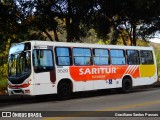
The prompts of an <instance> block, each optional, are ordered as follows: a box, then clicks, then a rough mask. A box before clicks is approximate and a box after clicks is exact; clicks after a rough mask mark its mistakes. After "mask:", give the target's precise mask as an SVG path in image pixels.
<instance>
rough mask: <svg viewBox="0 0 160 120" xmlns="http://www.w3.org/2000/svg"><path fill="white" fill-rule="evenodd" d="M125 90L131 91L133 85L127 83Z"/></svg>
mask: <svg viewBox="0 0 160 120" xmlns="http://www.w3.org/2000/svg"><path fill="white" fill-rule="evenodd" d="M124 88H125V89H126V90H130V88H131V84H130V83H129V82H126V83H125V84H124Z"/></svg>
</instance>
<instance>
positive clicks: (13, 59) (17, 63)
mask: <svg viewBox="0 0 160 120" xmlns="http://www.w3.org/2000/svg"><path fill="white" fill-rule="evenodd" d="M8 63H9V66H8V70H9V74H8V76H9V77H21V76H26V75H28V74H30V73H31V54H30V51H26V52H21V53H16V54H10V55H9V59H8Z"/></svg>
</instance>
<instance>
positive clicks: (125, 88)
mask: <svg viewBox="0 0 160 120" xmlns="http://www.w3.org/2000/svg"><path fill="white" fill-rule="evenodd" d="M121 91H122V92H123V93H129V92H131V91H132V81H131V79H130V78H124V79H123V81H122V89H121Z"/></svg>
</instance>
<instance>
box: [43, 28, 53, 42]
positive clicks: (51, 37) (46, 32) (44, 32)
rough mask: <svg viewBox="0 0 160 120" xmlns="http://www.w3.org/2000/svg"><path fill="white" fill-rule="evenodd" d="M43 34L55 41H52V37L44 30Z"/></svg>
mask: <svg viewBox="0 0 160 120" xmlns="http://www.w3.org/2000/svg"><path fill="white" fill-rule="evenodd" d="M43 32H44V33H45V34H46V35H47V37H48V38H49V39H50V40H51V41H54V40H53V39H52V37H51V35H50V34H49V33H48V32H47V31H46V30H44V31H43Z"/></svg>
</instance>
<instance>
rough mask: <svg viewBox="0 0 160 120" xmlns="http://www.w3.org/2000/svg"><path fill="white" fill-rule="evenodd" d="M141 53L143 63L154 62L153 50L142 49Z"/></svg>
mask: <svg viewBox="0 0 160 120" xmlns="http://www.w3.org/2000/svg"><path fill="white" fill-rule="evenodd" d="M140 55H141V63H142V64H154V60H153V54H152V51H149V50H141V51H140Z"/></svg>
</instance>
